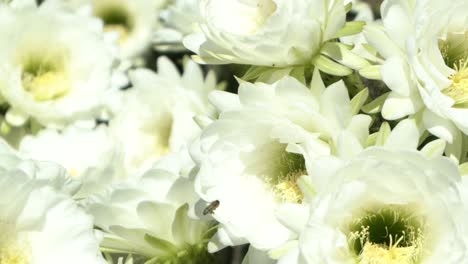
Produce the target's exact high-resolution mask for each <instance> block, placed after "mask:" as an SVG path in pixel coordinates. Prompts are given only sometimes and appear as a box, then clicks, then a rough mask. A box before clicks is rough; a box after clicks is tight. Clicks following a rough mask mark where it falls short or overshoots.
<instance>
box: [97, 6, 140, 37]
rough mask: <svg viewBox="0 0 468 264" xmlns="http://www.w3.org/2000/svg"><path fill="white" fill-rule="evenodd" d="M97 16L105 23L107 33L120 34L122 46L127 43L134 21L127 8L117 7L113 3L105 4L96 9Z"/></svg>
mask: <svg viewBox="0 0 468 264" xmlns="http://www.w3.org/2000/svg"><path fill="white" fill-rule="evenodd" d="M95 15H96V16H97V17H99V18H101V19H102V21H103V22H104V30H105V31H107V32H116V33H118V35H119V44H120V45H122V44H123V43H125V42H126V41H127V39H128V37H129V35H130V33H131V32H132V30H133V27H134V21H133V19H132V16H131V15H130V13H129V12H128V10H127V9H126V8H125V6H120V5H116V4H114V3H112V1H107V2H103V3H102V4H99V5H98V6H97V7H96V11H95Z"/></svg>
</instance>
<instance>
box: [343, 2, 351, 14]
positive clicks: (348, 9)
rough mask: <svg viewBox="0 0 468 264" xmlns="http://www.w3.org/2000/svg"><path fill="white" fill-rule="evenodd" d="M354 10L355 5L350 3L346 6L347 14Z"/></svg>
mask: <svg viewBox="0 0 468 264" xmlns="http://www.w3.org/2000/svg"><path fill="white" fill-rule="evenodd" d="M352 8H353V3H352V2H351V3H348V4H346V5H345V12H346V13H348V12H349V11H351V9H352Z"/></svg>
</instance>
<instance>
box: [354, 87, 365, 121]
mask: <svg viewBox="0 0 468 264" xmlns="http://www.w3.org/2000/svg"><path fill="white" fill-rule="evenodd" d="M368 98H369V89H367V88H365V89H363V90H361V91H360V92H359V93H358V94H356V95H355V96H354V97H353V99H351V113H352V115H357V114H358V113H359V111H360V110H361V108H362V106H363V105H364V104H365V103H366V101H367V99H368Z"/></svg>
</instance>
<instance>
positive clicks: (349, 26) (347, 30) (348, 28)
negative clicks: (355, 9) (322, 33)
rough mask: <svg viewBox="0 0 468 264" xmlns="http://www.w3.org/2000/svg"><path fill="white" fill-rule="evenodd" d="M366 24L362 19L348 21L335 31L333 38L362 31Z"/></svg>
mask: <svg viewBox="0 0 468 264" xmlns="http://www.w3.org/2000/svg"><path fill="white" fill-rule="evenodd" d="M365 25H366V22H364V21H349V22H346V23H345V24H344V26H343V27H342V28H341V29H340V30H339V31H338V32H337V33H336V35H335V38H341V37H346V36H352V35H356V34H359V33H361V32H362V29H363V28H364V26H365Z"/></svg>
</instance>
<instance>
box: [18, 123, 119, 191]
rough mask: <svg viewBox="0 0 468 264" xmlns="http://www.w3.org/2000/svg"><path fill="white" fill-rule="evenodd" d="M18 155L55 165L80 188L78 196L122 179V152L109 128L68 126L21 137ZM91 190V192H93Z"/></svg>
mask: <svg viewBox="0 0 468 264" xmlns="http://www.w3.org/2000/svg"><path fill="white" fill-rule="evenodd" d="M18 149H19V152H20V153H21V155H22V156H23V157H25V158H31V159H36V160H44V161H51V162H55V163H58V164H60V165H62V166H63V167H65V169H66V170H67V172H68V175H70V176H71V177H72V178H75V179H79V180H80V181H81V182H82V183H83V186H82V188H81V190H80V194H79V196H83V195H85V194H86V193H88V192H94V191H98V190H99V189H103V188H104V187H106V185H107V184H110V183H111V182H113V181H116V180H118V179H121V178H124V175H122V174H123V172H122V171H121V168H120V167H119V164H120V163H121V158H122V157H121V153H120V150H119V149H118V146H117V145H116V144H115V140H112V136H111V135H110V133H109V131H108V128H107V127H105V126H98V127H96V128H94V129H92V128H87V127H79V126H70V127H67V128H66V129H65V130H63V131H61V132H60V131H57V130H54V129H44V130H41V131H39V133H38V134H37V135H28V136H26V137H24V138H23V139H22V141H21V143H20V145H19V148H18ZM93 190H94V191H93Z"/></svg>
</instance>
